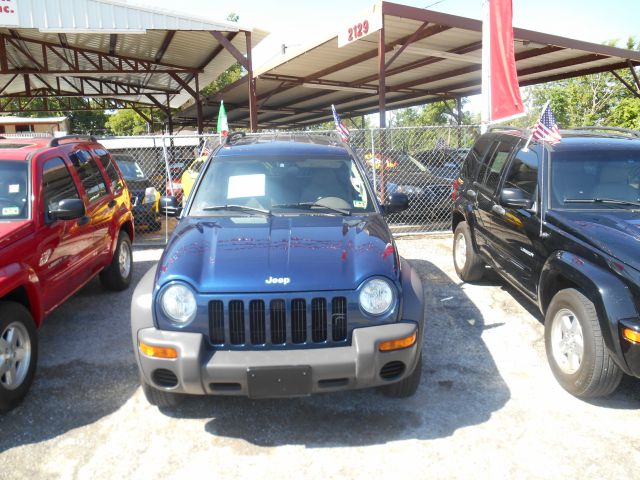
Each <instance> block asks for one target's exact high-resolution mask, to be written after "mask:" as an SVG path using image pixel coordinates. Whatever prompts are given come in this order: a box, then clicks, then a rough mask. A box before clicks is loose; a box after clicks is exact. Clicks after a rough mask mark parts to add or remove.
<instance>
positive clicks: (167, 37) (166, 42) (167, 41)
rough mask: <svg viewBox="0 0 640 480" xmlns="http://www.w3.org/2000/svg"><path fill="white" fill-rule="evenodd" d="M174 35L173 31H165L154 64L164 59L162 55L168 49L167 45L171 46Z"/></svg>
mask: <svg viewBox="0 0 640 480" xmlns="http://www.w3.org/2000/svg"><path fill="white" fill-rule="evenodd" d="M175 34H176V31H175V30H169V31H167V34H166V35H165V36H164V40H162V45H160V48H159V49H158V53H156V58H155V61H156V63H158V62H161V61H162V57H164V54H165V52H166V51H167V48H169V45H170V44H171V40H173V37H174V36H175Z"/></svg>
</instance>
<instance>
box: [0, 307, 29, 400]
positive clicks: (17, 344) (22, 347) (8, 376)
mask: <svg viewBox="0 0 640 480" xmlns="http://www.w3.org/2000/svg"><path fill="white" fill-rule="evenodd" d="M37 361H38V339H37V334H36V325H35V323H34V321H33V318H32V317H31V314H30V313H29V311H28V310H27V309H26V308H25V307H24V306H23V305H21V304H19V303H16V302H0V412H7V411H9V410H11V409H12V408H15V407H16V406H18V404H19V403H20V402H21V401H22V399H23V398H24V397H25V395H26V394H27V392H28V391H29V387H30V386H31V383H32V382H33V377H34V376H35V373H36V364H37Z"/></svg>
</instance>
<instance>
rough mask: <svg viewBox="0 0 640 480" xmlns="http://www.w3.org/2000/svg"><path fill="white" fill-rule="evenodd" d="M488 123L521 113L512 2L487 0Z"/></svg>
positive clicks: (522, 109) (508, 0)
mask: <svg viewBox="0 0 640 480" xmlns="http://www.w3.org/2000/svg"><path fill="white" fill-rule="evenodd" d="M489 1H490V3H489V8H490V12H489V17H490V18H489V26H490V35H491V41H490V45H491V52H490V55H491V122H496V121H498V120H501V119H504V118H508V117H513V116H516V115H518V114H521V113H523V112H524V106H523V105H522V99H521V98H520V86H519V85H518V72H517V71H516V59H515V53H514V49H513V23H512V22H513V9H512V4H511V0H489Z"/></svg>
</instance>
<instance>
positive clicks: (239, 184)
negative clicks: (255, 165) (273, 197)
mask: <svg viewBox="0 0 640 480" xmlns="http://www.w3.org/2000/svg"><path fill="white" fill-rule="evenodd" d="M265 179H266V177H265V175H264V174H263V173H258V174H254V175H234V176H232V177H229V188H228V190H227V198H228V199H232V198H247V197H264V192H265Z"/></svg>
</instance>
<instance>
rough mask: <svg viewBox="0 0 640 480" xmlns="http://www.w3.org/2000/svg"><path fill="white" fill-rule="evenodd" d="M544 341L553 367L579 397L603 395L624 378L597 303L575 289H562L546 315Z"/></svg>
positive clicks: (559, 377) (556, 375)
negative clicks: (605, 336)
mask: <svg viewBox="0 0 640 480" xmlns="http://www.w3.org/2000/svg"><path fill="white" fill-rule="evenodd" d="M544 343H545V348H546V351H547V359H548V360H549V365H550V366H551V370H552V372H553V374H554V376H555V377H556V380H558V383H560V385H562V387H563V388H564V389H565V390H566V391H568V392H569V393H571V394H572V395H575V396H576V397H582V398H588V397H602V396H606V395H609V394H610V393H612V392H613V391H614V390H615V389H616V388H617V387H618V384H619V383H620V380H621V379H622V371H621V370H620V367H618V365H616V364H615V362H614V361H613V359H612V358H611V355H610V354H609V351H608V350H607V347H606V346H605V344H604V340H603V338H602V332H601V330H600V322H599V321H598V314H597V313H596V309H595V306H594V305H593V303H592V302H591V301H590V300H589V299H588V298H586V297H585V296H584V295H583V294H582V293H580V292H579V291H578V290H575V289H573V288H568V289H566V290H561V291H559V292H558V293H557V294H556V295H555V296H554V297H553V299H552V300H551V304H550V305H549V308H548V309H547V313H546V315H545V327H544Z"/></svg>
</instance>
